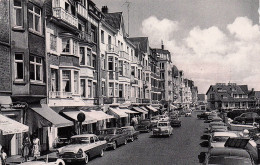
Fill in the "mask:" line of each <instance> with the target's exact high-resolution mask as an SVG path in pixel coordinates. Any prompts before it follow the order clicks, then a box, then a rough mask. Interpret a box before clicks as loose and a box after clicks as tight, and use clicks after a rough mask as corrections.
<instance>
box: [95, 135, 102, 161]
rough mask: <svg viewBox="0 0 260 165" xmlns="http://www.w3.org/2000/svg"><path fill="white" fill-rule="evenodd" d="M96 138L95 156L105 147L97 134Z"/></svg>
mask: <svg viewBox="0 0 260 165" xmlns="http://www.w3.org/2000/svg"><path fill="white" fill-rule="evenodd" d="M94 140H95V146H94V148H93V150H94V154H95V156H97V155H99V154H100V153H101V150H102V149H103V144H102V141H100V140H99V139H98V137H97V136H94Z"/></svg>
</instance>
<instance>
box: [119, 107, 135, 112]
mask: <svg viewBox="0 0 260 165" xmlns="http://www.w3.org/2000/svg"><path fill="white" fill-rule="evenodd" d="M119 110H121V111H124V112H125V113H139V112H136V111H132V110H129V109H126V108H119Z"/></svg>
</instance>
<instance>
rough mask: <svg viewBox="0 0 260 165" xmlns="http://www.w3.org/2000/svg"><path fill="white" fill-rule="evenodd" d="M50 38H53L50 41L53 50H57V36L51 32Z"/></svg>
mask: <svg viewBox="0 0 260 165" xmlns="http://www.w3.org/2000/svg"><path fill="white" fill-rule="evenodd" d="M50 40H51V42H50V44H51V45H50V48H51V50H53V51H56V50H57V36H55V35H53V34H51V35H50Z"/></svg>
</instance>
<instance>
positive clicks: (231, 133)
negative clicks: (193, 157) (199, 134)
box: [213, 132, 238, 137]
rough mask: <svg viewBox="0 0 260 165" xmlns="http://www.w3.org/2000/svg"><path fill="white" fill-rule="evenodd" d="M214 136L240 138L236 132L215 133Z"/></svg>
mask: <svg viewBox="0 0 260 165" xmlns="http://www.w3.org/2000/svg"><path fill="white" fill-rule="evenodd" d="M213 136H229V137H238V135H237V134H236V133H234V132H214V133H213Z"/></svg>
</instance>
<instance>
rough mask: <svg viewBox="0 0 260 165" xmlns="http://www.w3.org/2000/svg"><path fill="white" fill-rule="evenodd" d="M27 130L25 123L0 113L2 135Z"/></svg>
mask: <svg viewBox="0 0 260 165" xmlns="http://www.w3.org/2000/svg"><path fill="white" fill-rule="evenodd" d="M28 130H29V127H28V126H27V125H24V124H22V123H19V122H18V121H15V120H13V119H10V118H8V117H6V116H4V115H1V114H0V131H1V132H2V135H10V134H16V133H22V132H28Z"/></svg>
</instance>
